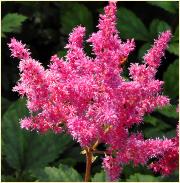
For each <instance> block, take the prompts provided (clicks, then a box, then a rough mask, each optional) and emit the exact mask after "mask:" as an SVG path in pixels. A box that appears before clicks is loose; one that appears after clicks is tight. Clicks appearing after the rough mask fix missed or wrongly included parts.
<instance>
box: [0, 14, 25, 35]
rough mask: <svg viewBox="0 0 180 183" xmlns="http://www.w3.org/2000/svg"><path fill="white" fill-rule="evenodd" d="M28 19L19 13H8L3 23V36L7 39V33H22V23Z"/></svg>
mask: <svg viewBox="0 0 180 183" xmlns="http://www.w3.org/2000/svg"><path fill="white" fill-rule="evenodd" d="M26 19H27V17H26V16H24V15H20V14H17V13H8V14H7V15H6V16H4V17H3V19H2V22H1V27H2V30H1V36H2V37H6V33H11V32H20V30H21V26H22V23H23V22H24V21H25V20H26Z"/></svg>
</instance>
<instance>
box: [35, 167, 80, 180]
mask: <svg viewBox="0 0 180 183" xmlns="http://www.w3.org/2000/svg"><path fill="white" fill-rule="evenodd" d="M35 175H36V176H37V178H38V180H39V181H46V182H48V181H50V182H82V177H81V176H80V174H79V173H78V172H77V171H76V170H74V169H73V168H71V167H68V166H67V165H62V164H61V165H59V167H58V168H56V167H45V168H44V169H43V170H39V171H37V172H35Z"/></svg>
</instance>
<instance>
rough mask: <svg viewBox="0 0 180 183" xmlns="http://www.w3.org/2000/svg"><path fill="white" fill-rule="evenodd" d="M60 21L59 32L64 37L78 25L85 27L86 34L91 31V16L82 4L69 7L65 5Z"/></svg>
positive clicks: (73, 4)
mask: <svg viewBox="0 0 180 183" xmlns="http://www.w3.org/2000/svg"><path fill="white" fill-rule="evenodd" d="M60 21H61V24H62V27H61V31H62V33H64V34H66V35H67V34H69V33H70V32H71V31H72V29H73V28H74V27H76V26H78V25H81V26H84V27H86V30H87V32H88V33H91V32H92V30H93V17H92V14H91V12H90V11H89V10H88V9H87V8H86V6H84V5H83V4H79V3H72V4H70V5H69V6H66V5H65V7H64V11H63V12H62V14H61V17H60Z"/></svg>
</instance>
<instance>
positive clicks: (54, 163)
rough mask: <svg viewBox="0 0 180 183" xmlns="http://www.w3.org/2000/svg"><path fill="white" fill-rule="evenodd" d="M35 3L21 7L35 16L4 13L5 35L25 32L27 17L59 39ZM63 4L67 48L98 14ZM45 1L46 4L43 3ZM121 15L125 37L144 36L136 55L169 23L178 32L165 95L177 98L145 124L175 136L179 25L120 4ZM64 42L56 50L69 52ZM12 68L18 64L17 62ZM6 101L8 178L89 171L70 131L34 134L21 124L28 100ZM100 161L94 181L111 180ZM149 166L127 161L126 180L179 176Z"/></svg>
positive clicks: (78, 177) (151, 133)
mask: <svg viewBox="0 0 180 183" xmlns="http://www.w3.org/2000/svg"><path fill="white" fill-rule="evenodd" d="M33 3H34V2H31V3H29V5H28V3H25V2H23V3H22V4H21V3H19V6H21V7H23V8H25V9H29V10H30V11H31V12H35V15H34V16H35V18H34V17H33V16H31V17H30V15H24V13H21V12H18V13H11V12H8V13H7V14H5V15H4V16H3V18H2V30H1V31H2V33H1V35H2V37H3V39H4V40H5V39H9V37H8V35H9V34H14V33H16V34H17V35H18V34H21V31H22V28H23V27H22V24H23V23H24V22H25V21H26V20H27V19H28V20H30V23H31V24H32V25H29V26H30V27H33V26H34V27H36V26H40V25H41V29H40V31H41V30H42V32H41V35H42V36H48V37H51V38H52V39H53V36H54V32H53V31H52V30H50V29H48V31H43V30H44V29H46V27H45V24H46V21H45V14H44V12H43V11H42V9H43V8H42V9H41V8H39V7H37V6H38V5H36V6H34V5H33ZM61 3H62V5H61ZM61 3H60V2H59V3H57V2H56V3H55V2H54V3H53V4H52V5H54V6H57V9H58V11H59V12H60V16H59V17H58V18H57V19H58V21H59V28H58V29H57V31H58V35H60V36H59V39H60V41H62V47H63V46H64V44H65V40H66V36H67V35H68V34H69V32H70V31H71V29H72V27H74V25H77V24H81V25H83V26H86V27H87V30H89V32H88V35H89V34H90V33H91V32H92V31H93V29H94V19H93V14H92V12H91V11H90V9H88V8H87V5H86V4H83V3H80V2H79V3H69V4H68V3H67V2H64V4H63V2H61ZM147 5H148V6H150V7H152V9H153V8H159V9H161V10H162V11H167V13H169V15H170V16H178V2H155V1H153V2H147ZM42 6H44V5H43V4H42ZM46 6H47V7H46V8H47V9H46V11H48V8H49V9H51V5H46ZM101 7H102V5H101ZM121 7H122V6H121ZM47 14H48V12H47ZM117 15H118V19H119V20H121V21H120V22H118V25H117V26H118V29H119V31H120V34H121V37H122V38H124V39H126V38H131V37H134V38H135V39H136V40H139V46H140V47H141V48H140V49H139V52H138V53H137V54H136V55H135V59H139V58H140V57H142V56H143V55H144V54H145V50H147V49H149V48H150V46H151V45H152V42H151V41H152V40H153V38H154V37H156V36H157V34H158V33H159V32H162V31H165V30H167V29H169V28H170V29H171V30H172V32H173V39H172V40H171V42H170V45H169V48H168V52H169V53H168V54H171V55H172V57H173V59H174V61H172V62H171V63H170V64H169V65H168V67H167V68H166V70H165V71H163V76H162V77H163V80H164V81H165V94H166V95H168V96H170V97H171V99H172V105H171V106H170V107H168V108H163V110H161V111H160V110H159V111H158V110H157V111H156V112H155V113H152V114H151V115H148V116H146V118H145V124H146V125H145V127H144V128H143V129H142V130H143V131H144V133H145V136H146V137H147V138H149V137H157V136H163V135H166V136H169V137H172V136H173V135H175V130H174V126H175V125H176V122H177V121H178V114H177V113H176V112H175V111H176V104H177V103H178V101H177V99H178V91H179V85H178V84H179V70H178V68H179V25H176V26H174V25H171V22H166V21H165V20H164V19H162V18H159V19H157V18H154V19H153V20H152V21H151V22H150V23H149V25H145V24H144V23H143V21H142V20H141V18H139V17H138V16H136V14H135V13H134V12H133V11H131V10H130V8H125V7H122V8H119V10H118V14H117ZM38 17H39V18H38ZM74 17H76V18H74ZM38 22H39V23H38ZM30 23H27V24H30ZM37 34H38V33H37ZM88 35H87V37H88ZM29 38H30V37H29ZM6 42H7V41H6ZM49 42H50V40H49ZM43 44H45V43H43ZM58 47H59V46H56V47H55V48H53V49H54V50H53V52H54V53H58V55H59V56H64V55H65V51H64V50H63V49H61V50H60V51H59V50H58ZM86 49H87V50H88V49H89V48H88V47H87V48H86ZM6 62H7V61H6ZM2 67H3V65H2ZM11 68H14V66H13V67H11ZM11 68H8V69H11ZM169 76H173V77H169ZM16 77H17V76H16ZM14 78H15V77H14ZM2 83H3V81H2ZM14 83H15V82H14ZM3 85H6V83H5V82H4V83H3ZM10 88H11V87H9V90H10ZM6 91H7V90H6ZM1 106H2V107H1V109H2V143H1V147H2V181H82V177H83V171H81V168H79V167H81V166H84V162H85V159H84V157H83V155H81V154H79V152H80V149H79V148H78V146H77V144H76V143H75V142H74V141H73V140H72V139H70V138H69V137H67V136H61V135H60V136H56V135H53V134H51V133H49V134H47V135H43V136H40V135H38V134H36V133H29V132H26V131H24V130H22V129H20V127H19V118H23V117H24V116H27V115H28V112H27V110H26V107H25V102H24V100H17V101H15V102H12V99H9V98H7V97H2V98H1ZM152 127H153V130H152ZM102 148H103V147H102ZM100 162H101V159H100V158H98V159H97V160H96V161H95V163H94V167H93V169H94V172H92V174H93V175H92V179H91V181H94V182H99V181H102V182H105V181H106V176H105V173H104V172H103V171H101V167H100V166H99V164H100ZM77 167H78V168H77ZM75 169H77V170H78V171H76V170H75ZM144 169H145V168H144V167H135V168H132V167H131V166H127V167H126V168H125V170H124V171H123V174H122V175H123V176H122V179H121V181H137V182H140V181H143V182H145V181H156V182H157V181H170V182H171V181H177V180H178V171H176V172H175V173H174V174H173V175H171V176H169V177H166V178H162V177H160V176H159V175H156V176H154V175H153V174H152V172H150V171H148V170H144ZM96 172H98V173H96Z"/></svg>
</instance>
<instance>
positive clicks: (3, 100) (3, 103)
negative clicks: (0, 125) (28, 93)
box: [1, 97, 11, 116]
mask: <svg viewBox="0 0 180 183" xmlns="http://www.w3.org/2000/svg"><path fill="white" fill-rule="evenodd" d="M10 104H11V102H10V101H9V100H8V99H6V98H4V97H1V115H2V116H3V114H4V112H5V111H6V110H7V109H8V107H9V105H10Z"/></svg>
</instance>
